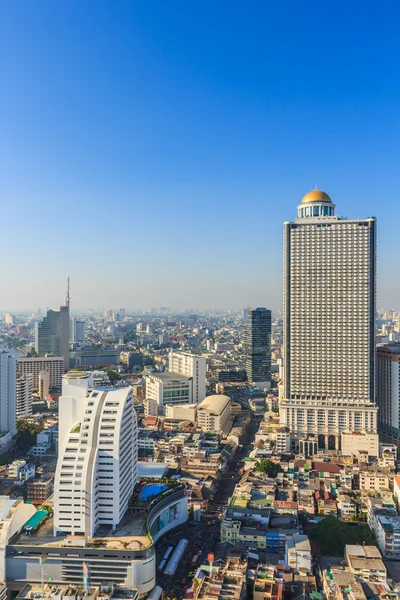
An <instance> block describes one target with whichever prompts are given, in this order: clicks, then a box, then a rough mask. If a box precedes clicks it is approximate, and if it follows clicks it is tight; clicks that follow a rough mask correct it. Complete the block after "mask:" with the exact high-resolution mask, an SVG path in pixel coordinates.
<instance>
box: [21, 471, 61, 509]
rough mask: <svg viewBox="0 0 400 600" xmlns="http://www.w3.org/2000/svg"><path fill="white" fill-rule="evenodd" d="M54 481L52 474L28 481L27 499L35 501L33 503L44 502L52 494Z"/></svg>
mask: <svg viewBox="0 0 400 600" xmlns="http://www.w3.org/2000/svg"><path fill="white" fill-rule="evenodd" d="M53 481H54V480H53V478H52V477H50V476H48V477H43V478H42V479H33V480H30V481H28V485H27V494H26V497H27V499H28V500H30V501H31V502H33V504H43V502H44V501H45V500H47V499H48V498H49V496H51V493H52V491H53Z"/></svg>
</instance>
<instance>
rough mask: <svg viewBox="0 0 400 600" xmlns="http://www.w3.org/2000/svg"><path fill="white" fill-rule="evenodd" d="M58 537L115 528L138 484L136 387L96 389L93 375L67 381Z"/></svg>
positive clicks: (56, 498)
mask: <svg viewBox="0 0 400 600" xmlns="http://www.w3.org/2000/svg"><path fill="white" fill-rule="evenodd" d="M62 388H63V389H62V396H61V397H60V401H59V419H60V420H59V459H58V462H57V468H56V475H55V486H54V490H55V491H54V534H56V533H57V531H64V532H68V533H71V534H81V535H86V536H88V537H93V536H94V535H95V533H96V530H97V528H98V527H100V526H101V525H108V526H117V525H118V524H119V522H120V521H121V519H122V517H123V516H124V514H125V512H126V510H127V508H128V500H129V498H130V496H131V495H132V492H133V488H134V487H135V485H136V482H137V451H138V442H137V420H136V412H135V409H134V407H133V402H132V388H130V387H128V388H121V389H115V390H108V391H104V390H101V389H93V381H92V376H91V375H89V374H87V373H78V372H73V371H72V372H70V373H67V374H66V375H64V377H63V386H62Z"/></svg>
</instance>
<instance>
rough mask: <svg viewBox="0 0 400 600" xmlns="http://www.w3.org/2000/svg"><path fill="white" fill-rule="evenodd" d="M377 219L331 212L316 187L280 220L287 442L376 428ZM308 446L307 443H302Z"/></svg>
mask: <svg viewBox="0 0 400 600" xmlns="http://www.w3.org/2000/svg"><path fill="white" fill-rule="evenodd" d="M375 255H376V219H375V218H374V217H370V218H367V219H358V220H348V219H342V218H338V217H337V216H335V205H334V204H333V203H332V201H331V199H330V198H329V196H328V195H327V194H325V193H324V192H322V191H320V190H314V191H313V192H310V193H309V194H307V195H306V196H304V198H303V200H302V202H301V204H300V205H299V206H298V215H297V219H296V221H295V222H286V223H285V224H284V388H283V397H282V398H281V403H280V419H281V425H282V426H283V427H288V428H289V430H290V435H291V449H292V450H297V449H298V448H300V451H301V452H302V451H303V450H302V444H304V443H305V442H308V441H312V440H317V441H318V448H319V449H325V448H327V449H332V450H333V449H340V444H341V439H340V434H341V433H342V432H352V431H360V430H363V431H367V432H370V433H375V432H376V413H377V409H376V407H375V404H374V401H375V285H376V284H375V280H376V274H375V268H376V267H375V261H376V256H375ZM307 447H309V445H307Z"/></svg>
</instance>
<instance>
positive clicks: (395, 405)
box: [376, 344, 400, 450]
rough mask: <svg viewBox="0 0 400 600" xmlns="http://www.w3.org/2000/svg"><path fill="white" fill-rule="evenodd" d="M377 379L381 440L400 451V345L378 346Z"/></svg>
mask: <svg viewBox="0 0 400 600" xmlns="http://www.w3.org/2000/svg"><path fill="white" fill-rule="evenodd" d="M376 379H377V386H376V388H377V393H376V400H377V405H378V418H379V433H380V436H381V439H382V441H384V442H387V443H390V444H395V445H396V446H397V449H398V450H400V344H388V345H387V346H378V348H377V377H376Z"/></svg>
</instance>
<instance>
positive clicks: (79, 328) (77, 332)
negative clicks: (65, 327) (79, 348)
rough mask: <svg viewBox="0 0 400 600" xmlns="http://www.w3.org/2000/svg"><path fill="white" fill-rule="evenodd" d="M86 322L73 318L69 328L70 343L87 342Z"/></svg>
mask: <svg viewBox="0 0 400 600" xmlns="http://www.w3.org/2000/svg"><path fill="white" fill-rule="evenodd" d="M85 325H86V324H85V321H82V320H81V319H77V318H76V317H72V319H71V321H70V327H69V335H70V342H72V343H75V342H84V341H85Z"/></svg>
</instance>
